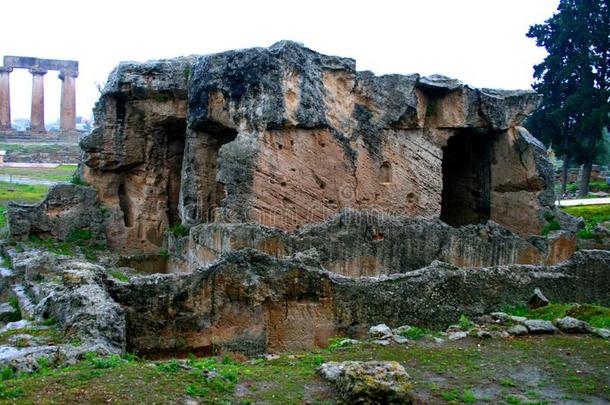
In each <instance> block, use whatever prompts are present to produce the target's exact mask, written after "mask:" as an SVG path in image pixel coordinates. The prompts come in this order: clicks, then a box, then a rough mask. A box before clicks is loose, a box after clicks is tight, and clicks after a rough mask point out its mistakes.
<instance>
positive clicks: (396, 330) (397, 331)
mask: <svg viewBox="0 0 610 405" xmlns="http://www.w3.org/2000/svg"><path fill="white" fill-rule="evenodd" d="M411 329H413V327H412V326H409V325H403V326H399V327H398V328H394V329H392V333H393V334H394V335H403V334H405V333H407V332H408V331H410V330H411Z"/></svg>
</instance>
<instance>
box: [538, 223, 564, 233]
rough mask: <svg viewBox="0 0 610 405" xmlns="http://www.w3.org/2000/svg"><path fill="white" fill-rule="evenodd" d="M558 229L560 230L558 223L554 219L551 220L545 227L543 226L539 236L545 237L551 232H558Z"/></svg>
mask: <svg viewBox="0 0 610 405" xmlns="http://www.w3.org/2000/svg"><path fill="white" fill-rule="evenodd" d="M560 229H561V225H560V224H559V221H557V220H556V219H552V220H551V221H549V222H548V223H547V224H546V225H544V227H543V228H542V231H541V232H540V234H541V235H542V236H546V235H548V234H549V233H551V231H558V230H560Z"/></svg>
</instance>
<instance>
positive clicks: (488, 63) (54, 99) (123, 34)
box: [0, 0, 558, 123]
mask: <svg viewBox="0 0 610 405" xmlns="http://www.w3.org/2000/svg"><path fill="white" fill-rule="evenodd" d="M557 4H558V0H460V1H456V0H418V1H415V0H402V1H396V0H393V1H392V0H387V1H386V0H374V1H356V0H352V1H333V0H306V1H300V2H294V1H289V0H278V1H253V0H243V1H242V0H239V1H231V0H215V1H186V0H172V1H166V2H160V1H159V2H154V1H150V0H148V1H139V0H138V1H135V0H122V1H117V0H104V1H94V0H89V1H85V2H81V1H77V0H74V1H68V0H55V1H51V0H30V1H22V0H9V1H5V2H3V4H2V40H1V41H0V56H2V55H20V56H35V57H40V58H52V59H74V60H78V61H79V62H80V76H79V77H78V79H77V80H76V96H77V115H81V116H85V117H89V116H90V115H91V109H92V107H93V104H94V103H95V100H96V99H97V97H98V94H99V93H98V90H97V88H96V83H99V84H103V83H104V82H105V81H106V78H107V77H108V73H109V72H110V70H111V69H112V68H113V67H114V66H115V65H116V64H117V63H118V62H120V61H122V60H136V61H143V60H149V59H157V58H168V57H174V56H180V55H190V54H206V53H212V52H219V51H223V50H228V49H235V48H246V47H252V46H269V45H271V44H273V43H274V42H277V41H278V40H281V39H291V40H295V41H299V42H302V43H304V44H305V45H306V46H308V47H309V48H312V49H314V50H316V51H319V52H322V53H327V54H335V55H340V56H348V57H352V58H354V59H356V62H357V68H358V70H372V71H374V72H375V73H377V74H383V73H405V74H406V73H414V72H417V73H422V74H431V73H441V74H445V75H448V76H452V77H456V78H458V79H460V80H462V81H463V82H465V83H467V84H471V85H473V86H476V87H499V88H509V89H512V88H530V86H531V83H532V72H533V69H532V66H533V65H534V64H536V63H539V62H540V61H541V60H542V59H543V58H544V57H545V55H546V53H545V51H544V50H542V49H540V48H537V47H536V46H535V43H534V41H533V40H531V39H528V38H526V37H525V33H526V32H527V30H528V27H529V26H530V25H531V24H535V23H541V22H543V21H544V20H546V19H547V18H549V17H550V16H551V15H552V14H553V12H554V11H555V10H556V8H557ZM60 86H61V82H60V80H59V79H58V78H57V73H56V72H49V73H48V74H47V75H46V76H45V102H46V120H47V123H49V122H51V121H54V120H55V119H57V117H58V116H59V98H60V97H59V93H60V88H61V87H60ZM30 96H31V76H30V74H29V73H28V72H27V71H25V70H15V71H14V72H13V73H11V97H12V103H11V107H12V116H13V118H17V117H26V118H29V115H30Z"/></svg>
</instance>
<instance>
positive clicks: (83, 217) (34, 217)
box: [7, 184, 106, 243]
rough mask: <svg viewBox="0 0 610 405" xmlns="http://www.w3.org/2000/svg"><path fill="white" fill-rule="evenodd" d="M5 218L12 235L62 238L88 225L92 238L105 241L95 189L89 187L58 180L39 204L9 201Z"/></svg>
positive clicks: (66, 237) (61, 239) (102, 217)
mask: <svg viewBox="0 0 610 405" xmlns="http://www.w3.org/2000/svg"><path fill="white" fill-rule="evenodd" d="M7 222H8V227H9V231H10V233H11V236H13V237H14V238H24V237H26V236H28V235H29V234H33V235H37V236H43V237H46V236H52V237H54V238H56V239H58V240H60V241H65V240H66V239H68V237H69V236H70V234H71V233H72V232H74V231H78V230H83V229H87V230H89V231H91V237H92V239H93V240H94V241H97V242H98V243H104V242H105V240H106V236H105V228H104V215H103V213H102V210H101V209H100V206H99V203H98V200H97V191H96V189H94V188H91V187H84V186H78V185H74V184H58V185H55V186H53V187H51V188H50V189H49V192H48V194H47V196H46V197H45V199H44V200H43V201H42V202H40V203H39V204H19V203H14V202H11V203H9V205H8V210H7Z"/></svg>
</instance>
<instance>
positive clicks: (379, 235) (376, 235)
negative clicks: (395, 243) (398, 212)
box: [373, 232, 383, 241]
mask: <svg viewBox="0 0 610 405" xmlns="http://www.w3.org/2000/svg"><path fill="white" fill-rule="evenodd" d="M373 240H374V241H379V240H383V234H382V233H381V232H377V233H374V234H373Z"/></svg>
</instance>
